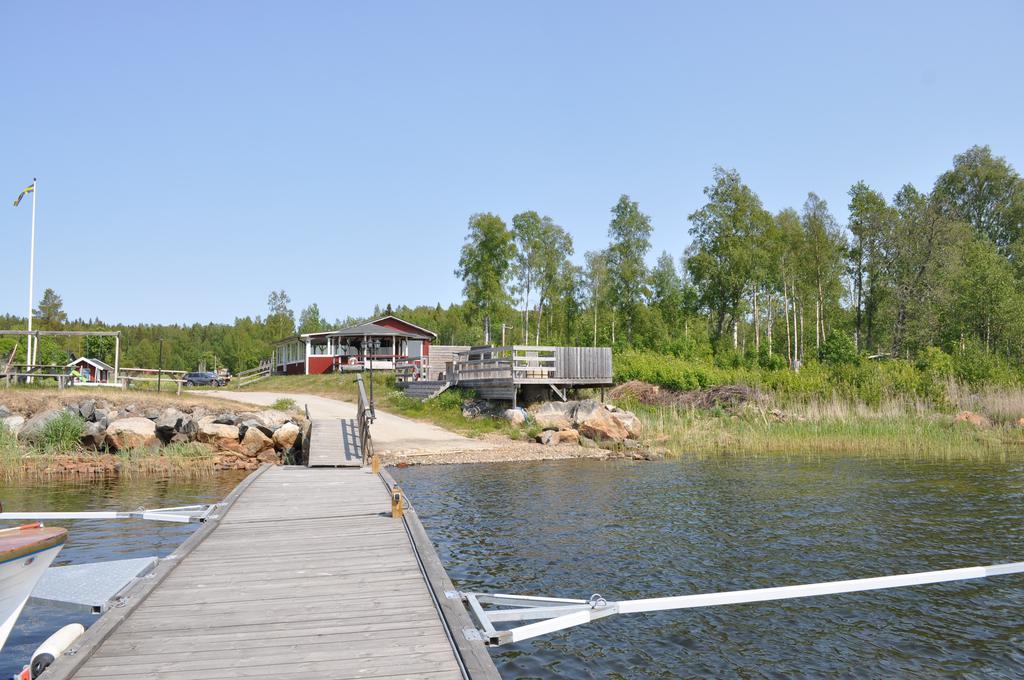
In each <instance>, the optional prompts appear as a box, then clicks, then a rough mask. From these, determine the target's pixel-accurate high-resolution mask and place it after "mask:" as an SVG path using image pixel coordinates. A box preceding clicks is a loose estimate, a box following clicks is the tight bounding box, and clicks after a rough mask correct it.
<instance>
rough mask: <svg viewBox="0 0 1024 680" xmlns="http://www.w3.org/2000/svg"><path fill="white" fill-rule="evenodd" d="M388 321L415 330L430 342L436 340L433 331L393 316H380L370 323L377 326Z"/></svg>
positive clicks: (435, 334)
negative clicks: (427, 336)
mask: <svg viewBox="0 0 1024 680" xmlns="http://www.w3.org/2000/svg"><path fill="white" fill-rule="evenodd" d="M388 319H393V320H394V321H397V322H398V323H401V324H405V325H406V326H408V327H409V328H415V329H416V330H418V331H420V332H421V333H423V334H424V335H429V336H430V339H431V340H433V339H435V338H437V333H435V332H434V331H432V330H428V329H426V328H424V327H423V326H417V325H416V324H414V323H409V322H408V321H406V320H405V319H399V318H398V317H397V316H395V315H394V314H388V315H387V316H382V317H380V318H379V319H374V320H373V321H371V322H370V323H372V324H379V323H380V322H381V321H387V320H388Z"/></svg>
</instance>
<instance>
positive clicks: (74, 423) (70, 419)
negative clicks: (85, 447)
mask: <svg viewBox="0 0 1024 680" xmlns="http://www.w3.org/2000/svg"><path fill="white" fill-rule="evenodd" d="M84 431H85V420H83V419H82V417H81V416H79V415H76V414H74V413H71V412H70V411H63V412H62V413H61V414H60V415H58V416H57V417H56V418H54V419H53V420H51V421H49V422H48V423H46V424H45V425H44V426H43V431H42V442H41V448H42V449H43V450H44V451H45V452H46V453H67V452H68V451H73V450H75V449H77V448H78V444H79V440H80V439H81V438H82V432H84Z"/></svg>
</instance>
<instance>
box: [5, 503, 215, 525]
mask: <svg viewBox="0 0 1024 680" xmlns="http://www.w3.org/2000/svg"><path fill="white" fill-rule="evenodd" d="M217 507H218V504H217V503H212V504H202V505H181V506H178V507H176V508H153V509H152V510H147V509H146V508H138V509H136V510H97V511H92V512H0V521H4V520H13V521H18V522H24V521H29V522H49V521H50V520H62V519H145V520H152V521H156V522H179V523H182V524H188V523H190V522H205V521H206V520H207V519H209V518H210V517H211V516H213V514H214V513H215V512H216V510H217Z"/></svg>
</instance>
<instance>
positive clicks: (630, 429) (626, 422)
mask: <svg viewBox="0 0 1024 680" xmlns="http://www.w3.org/2000/svg"><path fill="white" fill-rule="evenodd" d="M609 413H611V416H612V418H614V419H615V420H617V421H618V422H619V425H622V427H623V428H624V429H625V430H626V434H627V435H628V436H629V438H630V439H639V438H640V435H642V434H643V432H644V424H643V423H642V422H640V419H639V418H637V417H636V414H635V413H633V412H632V411H623V410H621V409H617V408H612V409H611V410H610V411H609Z"/></svg>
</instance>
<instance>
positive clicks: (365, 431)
mask: <svg viewBox="0 0 1024 680" xmlns="http://www.w3.org/2000/svg"><path fill="white" fill-rule="evenodd" d="M356 386H357V387H358V388H359V400H358V402H357V404H356V426H357V428H358V430H359V450H360V451H361V452H362V454H363V465H366V464H368V463H369V461H370V459H371V458H373V439H372V437H371V436H370V424H371V423H373V421H374V419H375V417H376V414H374V412H373V404H372V403H371V402H370V400H369V399H367V398H366V388H365V387H364V386H363V376H358V377H356Z"/></svg>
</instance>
